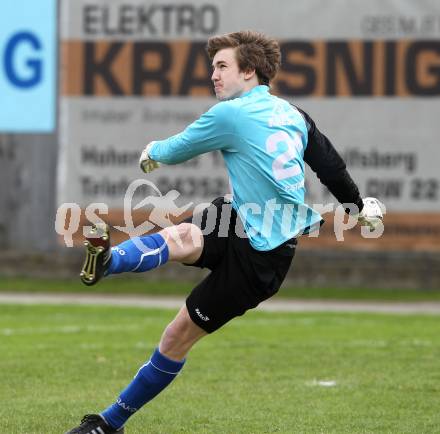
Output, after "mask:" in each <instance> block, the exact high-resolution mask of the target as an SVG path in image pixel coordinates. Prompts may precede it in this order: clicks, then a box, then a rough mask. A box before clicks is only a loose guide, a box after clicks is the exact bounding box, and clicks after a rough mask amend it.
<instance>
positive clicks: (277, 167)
mask: <svg viewBox="0 0 440 434" xmlns="http://www.w3.org/2000/svg"><path fill="white" fill-rule="evenodd" d="M280 143H286V144H287V150H286V151H285V152H283V153H281V154H280V155H278V156H277V157H276V158H275V159H274V160H273V163H272V170H273V174H274V176H275V179H276V180H277V181H280V180H282V179H286V178H291V177H292V176H296V175H299V174H300V173H301V166H300V165H299V164H298V163H297V162H295V161H294V160H295V158H296V157H297V156H298V154H299V153H300V152H301V150H302V143H301V139H300V138H299V135H295V136H294V138H292V137H291V136H290V135H289V134H288V133H286V132H285V131H277V132H276V133H273V134H271V135H270V136H269V137H268V138H267V140H266V150H267V152H269V153H270V154H272V153H274V152H276V151H277V150H278V145H279V144H280ZM292 162H293V164H292ZM289 163H290V164H289Z"/></svg>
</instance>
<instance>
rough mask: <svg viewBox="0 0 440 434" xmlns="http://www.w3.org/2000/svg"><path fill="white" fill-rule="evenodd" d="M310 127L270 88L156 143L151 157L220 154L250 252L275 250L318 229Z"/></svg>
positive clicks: (225, 104)
mask: <svg viewBox="0 0 440 434" xmlns="http://www.w3.org/2000/svg"><path fill="white" fill-rule="evenodd" d="M306 146H307V127H306V124H305V121H304V119H303V117H302V116H301V114H300V113H299V111H298V110H297V109H296V108H295V107H293V106H292V105H290V104H289V103H288V102H287V101H285V100H283V99H281V98H278V97H276V96H273V95H271V94H270V93H269V88H268V86H256V87H254V88H253V89H252V90H250V91H249V92H246V93H244V94H243V95H241V96H240V97H238V98H234V99H232V100H229V101H222V102H219V103H218V104H216V105H215V106H213V107H212V108H211V109H210V110H209V111H207V112H206V113H205V114H203V115H202V116H201V117H200V118H199V119H197V120H196V121H195V122H193V123H192V124H191V125H189V126H188V127H187V128H186V129H185V130H184V131H183V132H181V133H179V134H177V135H175V136H172V137H170V138H169V139H167V140H162V141H157V142H155V143H154V145H153V146H152V148H151V149H150V157H151V158H152V159H153V160H155V161H158V162H161V163H165V164H176V163H181V162H183V161H186V160H188V159H190V158H193V157H195V156H197V155H200V154H203V153H206V152H210V151H215V150H220V151H221V152H222V154H223V158H224V159H225V163H226V168H227V170H228V174H229V178H230V182H231V186H232V190H233V191H232V193H233V200H232V206H233V207H234V209H235V210H236V211H237V214H238V215H239V216H240V218H241V221H242V222H243V225H244V227H245V230H246V234H247V236H248V238H249V241H250V243H251V245H252V247H253V248H254V249H256V250H272V249H274V248H276V247H278V246H279V245H281V244H283V243H284V242H285V241H287V240H289V239H291V238H293V237H296V236H297V235H299V234H301V233H303V231H304V230H306V229H307V228H308V227H311V226H314V225H319V222H320V221H321V216H320V215H319V214H318V213H317V212H316V211H314V210H313V209H312V208H310V207H309V206H307V205H306V204H305V203H304V194H305V185H304V160H303V156H304V150H305V148H306Z"/></svg>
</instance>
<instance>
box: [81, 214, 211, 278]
mask: <svg viewBox="0 0 440 434" xmlns="http://www.w3.org/2000/svg"><path fill="white" fill-rule="evenodd" d="M84 244H85V246H86V259H85V261H84V265H83V267H82V270H81V274H80V277H81V281H82V282H83V283H84V284H85V285H94V284H95V283H96V282H98V281H99V280H100V279H101V278H102V277H103V276H107V275H110V274H119V273H124V272H129V271H132V272H135V273H140V272H144V271H148V270H151V269H153V268H157V267H159V266H160V265H164V264H165V263H166V262H168V261H176V262H184V263H187V264H191V263H193V262H195V261H196V260H197V259H198V258H199V257H200V255H201V252H202V249H203V235H202V232H201V230H200V229H199V228H198V227H197V226H195V225H193V224H191V223H181V224H179V225H176V226H172V227H169V228H165V229H163V230H162V231H160V232H158V233H155V234H151V235H144V236H142V237H136V238H131V239H129V240H127V241H124V242H123V243H121V244H119V245H117V246H115V247H113V248H111V245H110V230H109V226H108V225H106V224H103V223H102V224H96V225H95V226H92V229H91V231H90V232H89V233H88V234H87V236H86V239H85V241H84Z"/></svg>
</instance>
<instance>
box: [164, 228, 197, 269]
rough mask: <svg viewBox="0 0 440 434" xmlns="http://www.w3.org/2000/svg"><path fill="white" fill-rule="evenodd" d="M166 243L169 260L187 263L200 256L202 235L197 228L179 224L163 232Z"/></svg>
mask: <svg viewBox="0 0 440 434" xmlns="http://www.w3.org/2000/svg"><path fill="white" fill-rule="evenodd" d="M163 236H164V238H165V239H166V241H167V244H168V248H169V253H170V260H176V261H183V262H189V263H191V261H193V260H195V259H197V258H198V257H199V256H200V252H201V249H202V247H203V235H202V232H201V231H200V229H199V228H198V227H197V226H194V225H193V224H191V223H181V224H179V225H176V226H172V227H169V228H166V229H164V230H163Z"/></svg>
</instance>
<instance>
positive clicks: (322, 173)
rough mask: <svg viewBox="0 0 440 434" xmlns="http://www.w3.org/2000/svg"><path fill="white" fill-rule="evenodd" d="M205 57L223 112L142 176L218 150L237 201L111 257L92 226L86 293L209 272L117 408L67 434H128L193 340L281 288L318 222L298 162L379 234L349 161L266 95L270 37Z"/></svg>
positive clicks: (162, 150) (233, 38) (212, 48)
mask: <svg viewBox="0 0 440 434" xmlns="http://www.w3.org/2000/svg"><path fill="white" fill-rule="evenodd" d="M207 51H208V55H209V57H210V59H212V67H213V72H212V82H213V84H214V89H215V94H216V97H217V99H218V100H219V103H218V104H216V105H214V106H213V107H212V108H211V109H210V110H208V111H207V112H206V113H205V114H203V115H202V116H201V117H200V118H199V119H198V120H196V121H195V122H194V123H192V124H191V125H189V126H188V127H187V128H186V129H185V130H184V131H183V132H181V133H180V134H177V135H175V136H172V137H170V138H168V139H166V140H159V141H154V142H151V143H149V144H148V145H147V147H146V149H145V150H144V151H143V153H142V155H141V158H140V164H141V167H142V169H143V170H144V172H146V173H148V172H151V171H152V170H154V169H156V168H158V167H159V165H160V163H165V164H177V163H181V162H183V161H186V160H188V159H190V158H193V157H195V156H196V155H199V154H202V153H206V152H210V151H214V150H220V151H221V153H222V155H223V158H224V160H225V163H226V167H227V170H228V174H229V177H230V182H231V188H232V200H230V201H228V200H226V199H225V198H217V199H215V200H214V201H213V202H212V204H211V206H210V207H208V208H206V209H205V210H204V211H203V212H202V213H201V215H196V216H195V218H194V219H193V220H191V219H189V220H187V221H185V222H183V223H181V224H179V225H176V226H173V227H168V228H165V229H163V230H161V231H159V232H158V233H155V234H152V235H145V236H142V237H138V238H133V239H130V240H128V241H125V242H123V243H122V244H120V245H119V246H116V247H114V248H113V249H111V248H110V238H109V229H108V226H107V225H97V226H95V227H94V228H93V230H92V233H91V234H90V235H89V236H88V237H87V239H86V246H87V248H86V255H87V256H86V260H85V263H84V267H83V270H82V272H81V279H82V281H83V282H84V283H85V284H87V285H92V284H95V283H96V282H97V281H98V280H100V279H101V278H102V277H103V276H108V275H111V274H116V273H122V272H128V271H134V272H143V271H147V270H151V269H154V268H156V267H159V266H160V265H163V264H165V263H166V262H167V261H176V262H181V263H183V264H186V265H192V266H195V267H206V268H208V269H210V270H211V273H210V274H209V275H208V276H207V277H206V278H205V279H204V280H203V281H202V282H201V283H200V284H199V285H197V286H196V287H195V288H194V289H193V291H192V292H191V294H190V295H189V296H188V298H187V299H186V303H185V304H184V305H183V306H182V308H181V309H180V311H179V312H178V313H177V316H176V317H175V319H174V320H173V321H172V322H171V323H170V324H169V325H168V326H167V327H166V329H165V331H164V332H163V335H162V337H161V339H160V342H159V345H158V347H157V348H156V349H155V351H154V352H153V354H152V355H151V357H150V359H149V360H148V361H147V362H146V363H145V364H143V365H142V366H141V367H140V369H139V371H138V373H137V374H136V376H135V377H134V379H133V380H132V382H131V383H130V384H129V385H128V386H127V387H126V389H125V390H123V391H122V392H121V394H120V395H119V397H118V398H117V399H116V401H115V402H114V403H113V404H111V405H110V406H109V407H108V408H107V409H105V410H104V411H102V412H101V413H100V414H92V415H86V416H85V417H84V418H83V420H82V421H81V424H80V425H79V426H78V427H76V428H74V429H73V430H71V431H69V433H70V434H73V433H76V434H97V433H99V434H111V433H123V432H124V425H125V423H126V421H127V419H128V418H129V417H130V416H132V415H133V414H134V413H135V412H136V411H138V410H139V409H140V408H141V407H142V406H143V405H145V404H146V403H147V402H148V401H150V400H151V399H153V398H154V397H155V396H156V395H157V394H158V393H160V392H161V391H162V390H163V389H164V388H165V387H167V386H168V385H169V384H170V383H171V381H173V379H174V378H175V377H176V376H177V375H178V373H179V372H180V370H181V369H182V368H183V366H184V364H185V361H186V356H187V353H188V352H189V350H190V349H191V347H192V346H193V345H194V344H195V343H196V342H197V341H198V340H199V339H201V338H202V337H204V336H206V335H207V334H209V333H212V332H214V331H216V330H217V329H219V328H220V327H222V326H223V325H224V324H226V323H227V322H228V321H230V320H231V319H233V318H234V317H236V316H239V315H243V314H244V313H245V312H246V311H247V310H248V309H251V308H254V307H256V306H257V305H258V304H259V303H260V302H262V301H263V300H265V299H267V298H269V297H271V296H272V295H274V294H275V293H276V292H277V291H278V289H279V287H280V285H281V283H282V282H283V279H284V277H285V276H286V273H287V271H288V269H289V267H290V264H291V262H292V259H293V256H294V254H295V247H296V244H297V237H298V236H299V235H301V234H303V233H307V232H308V231H310V230H311V229H313V228H316V227H319V225H320V224H321V221H322V219H321V216H320V215H319V214H318V213H317V212H315V211H314V210H313V209H312V208H310V207H309V206H307V204H305V203H304V194H305V187H304V162H306V163H308V164H309V165H310V167H311V168H312V170H313V171H314V172H316V174H317V176H318V177H319V179H320V180H321V182H322V183H323V184H324V185H326V186H327V187H328V189H329V190H330V191H331V192H332V194H333V195H334V196H335V197H336V198H337V199H338V201H339V202H341V203H343V204H352V205H353V206H351V207H348V208H347V209H349V210H350V211H347V212H352V213H354V211H353V210H354V209H357V214H356V215H357V216H358V218H359V222H360V224H362V225H366V226H369V227H370V228H375V227H376V226H377V225H378V223H379V221H380V216H381V214H380V208H379V205H378V203H377V201H375V200H374V199H373V200H369V201H365V203H364V201H363V200H362V198H361V196H360V194H359V190H358V188H357V186H356V184H355V183H354V182H353V180H352V178H351V177H350V175H349V174H348V172H347V170H346V166H345V163H344V161H343V160H342V159H341V157H340V156H339V154H338V153H337V152H336V150H335V149H334V147H333V146H332V144H331V143H330V141H329V140H328V139H327V138H326V136H324V135H323V134H321V133H320V132H319V130H318V129H317V127H316V126H315V123H314V122H313V120H312V119H311V118H310V117H309V116H308V115H307V114H306V113H305V112H304V111H302V110H300V109H299V108H297V107H295V106H293V105H291V104H289V103H288V102H287V101H285V100H283V99H281V98H278V97H276V96H274V95H271V93H270V90H269V83H270V81H271V80H272V79H273V78H274V77H275V75H276V73H277V71H278V69H279V66H280V60H281V56H280V49H279V45H278V43H277V42H276V41H275V40H273V39H271V38H269V37H267V36H265V35H262V34H260V33H256V32H252V31H241V32H235V33H230V34H226V35H222V36H215V37H212V38H210V39H209V40H208V44H207ZM212 216H214V219H213V218H212ZM210 222H214V223H215V224H212V225H211V226H212V227H211V230H206V229H207V227H208V226H209V224H210Z"/></svg>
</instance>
